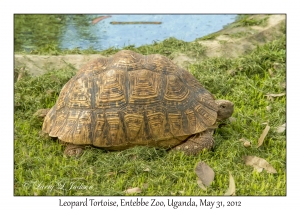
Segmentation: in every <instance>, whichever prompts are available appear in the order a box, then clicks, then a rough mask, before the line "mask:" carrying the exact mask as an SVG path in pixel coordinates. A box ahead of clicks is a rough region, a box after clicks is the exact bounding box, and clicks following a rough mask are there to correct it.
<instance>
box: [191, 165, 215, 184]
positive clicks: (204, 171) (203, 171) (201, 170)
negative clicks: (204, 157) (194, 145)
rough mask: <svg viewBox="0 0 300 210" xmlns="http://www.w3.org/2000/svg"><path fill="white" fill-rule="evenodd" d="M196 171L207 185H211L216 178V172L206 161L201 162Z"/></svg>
mask: <svg viewBox="0 0 300 210" xmlns="http://www.w3.org/2000/svg"><path fill="white" fill-rule="evenodd" d="M195 172H196V174H197V176H198V178H199V179H200V180H201V181H202V183H203V184H204V185H205V186H209V185H210V184H211V182H212V181H213V180H214V178H215V172H214V171H213V170H212V169H211V168H210V167H209V166H208V165H206V163H204V162H201V161H200V162H199V163H198V164H197V166H196V169H195Z"/></svg>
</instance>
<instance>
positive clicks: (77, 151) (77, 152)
mask: <svg viewBox="0 0 300 210" xmlns="http://www.w3.org/2000/svg"><path fill="white" fill-rule="evenodd" d="M82 153H83V146H81V145H76V144H67V146H66V149H65V151H64V154H65V155H66V156H68V157H71V156H76V157H80V156H81V155H82Z"/></svg>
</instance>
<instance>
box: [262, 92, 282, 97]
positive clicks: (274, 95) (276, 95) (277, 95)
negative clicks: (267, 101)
mask: <svg viewBox="0 0 300 210" xmlns="http://www.w3.org/2000/svg"><path fill="white" fill-rule="evenodd" d="M284 95H285V93H278V94H273V93H269V94H266V95H265V96H270V97H280V96H284Z"/></svg>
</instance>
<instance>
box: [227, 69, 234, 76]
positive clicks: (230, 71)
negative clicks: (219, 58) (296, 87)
mask: <svg viewBox="0 0 300 210" xmlns="http://www.w3.org/2000/svg"><path fill="white" fill-rule="evenodd" d="M235 73H236V70H234V69H230V70H228V71H227V74H229V75H231V76H234V75H235Z"/></svg>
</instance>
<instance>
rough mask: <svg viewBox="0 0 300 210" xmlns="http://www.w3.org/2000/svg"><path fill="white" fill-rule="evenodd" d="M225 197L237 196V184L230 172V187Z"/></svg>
mask: <svg viewBox="0 0 300 210" xmlns="http://www.w3.org/2000/svg"><path fill="white" fill-rule="evenodd" d="M224 195H235V183H234V179H233V177H232V175H231V173H230V171H229V187H228V189H227V191H226V192H225V194H224Z"/></svg>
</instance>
